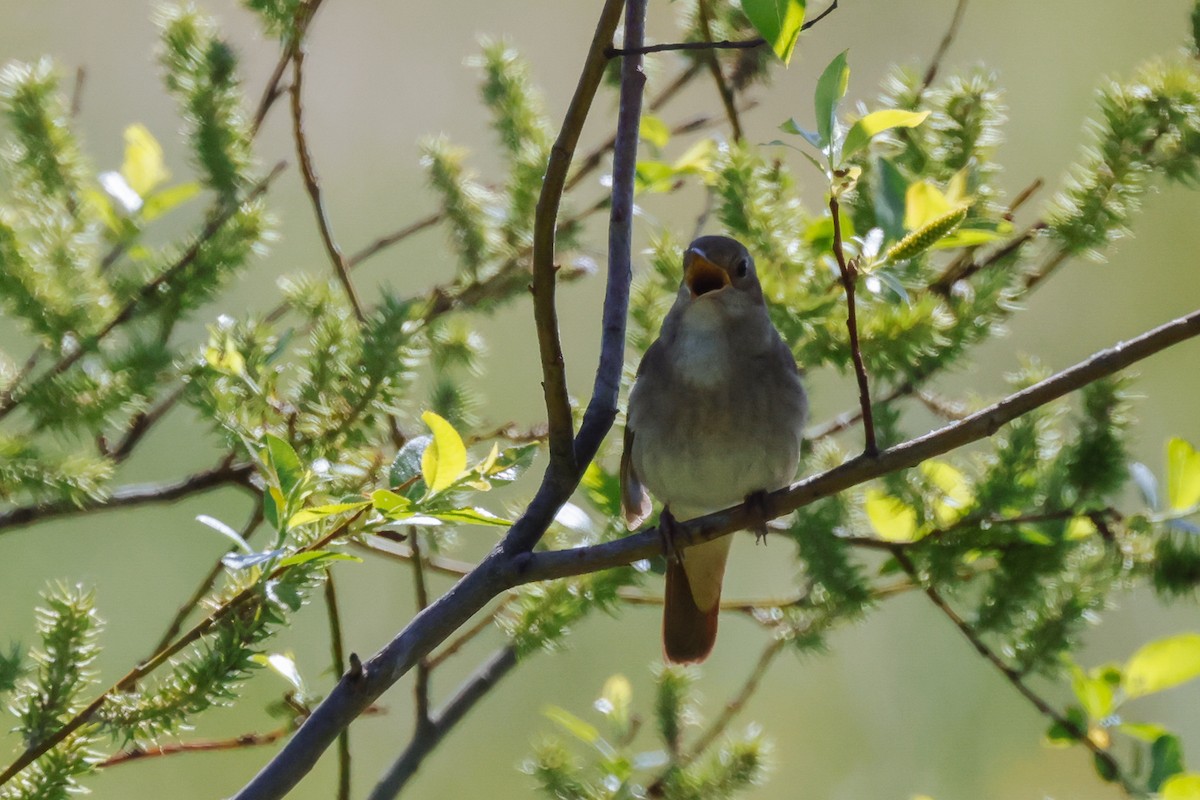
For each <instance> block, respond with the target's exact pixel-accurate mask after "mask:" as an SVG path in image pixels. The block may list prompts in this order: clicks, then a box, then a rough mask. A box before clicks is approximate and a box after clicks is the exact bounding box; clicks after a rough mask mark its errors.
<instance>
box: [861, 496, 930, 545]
mask: <svg viewBox="0 0 1200 800" xmlns="http://www.w3.org/2000/svg"><path fill="white" fill-rule="evenodd" d="M866 511H867V519H868V520H869V521H870V523H871V527H872V528H874V530H875V533H876V534H877V535H878V536H879V538H880V539H884V540H886V541H889V542H912V541H915V540H916V539H917V538H918V537H917V512H916V509H914V508H912V507H911V506H909V505H908V504H906V503H905V502H903V501H902V500H898V499H897V498H895V497H892V496H891V495H889V494H885V493H884V492H881V491H880V490H878V489H867V492H866Z"/></svg>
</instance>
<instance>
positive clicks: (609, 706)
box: [596, 673, 633, 728]
mask: <svg viewBox="0 0 1200 800" xmlns="http://www.w3.org/2000/svg"><path fill="white" fill-rule="evenodd" d="M632 705H633V687H632V686H630V685H629V679H628V678H626V677H625V676H624V675H621V674H620V673H618V674H616V675H612V676H610V677H609V679H608V680H606V681H605V682H604V689H603V690H601V692H600V699H599V700H597V701H596V708H597V710H598V711H600V713H601V714H604V715H605V716H606V717H608V718H609V719H611V720H612V721H613V722H614V723H615V724H616V725H618V726H620V727H621V728H624V727H625V726H626V725H628V724H629V709H630V708H631V706H632Z"/></svg>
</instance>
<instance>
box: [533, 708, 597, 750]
mask: <svg viewBox="0 0 1200 800" xmlns="http://www.w3.org/2000/svg"><path fill="white" fill-rule="evenodd" d="M542 714H543V715H544V716H545V717H546V718H547V719H548V720H550V721H551V722H553V723H555V724H556V725H558V726H559V727H560V728H562V729H563V730H564V731H566V732H567V733H569V734H571V735H572V736H574V737H575V738H576V739H578V740H579V741H581V742H585V743H587V744H593V743H595V742H596V741H598V740H599V739H600V731H598V730H596V726H594V725H591V724H589V723H587V722H584V721H583V720H581V719H580V718H579V717H577V716H575V715H574V714H572V713H571V712H570V711H567V710H566V709H565V708H560V707H559V706H546V707H545V708H543V709H542Z"/></svg>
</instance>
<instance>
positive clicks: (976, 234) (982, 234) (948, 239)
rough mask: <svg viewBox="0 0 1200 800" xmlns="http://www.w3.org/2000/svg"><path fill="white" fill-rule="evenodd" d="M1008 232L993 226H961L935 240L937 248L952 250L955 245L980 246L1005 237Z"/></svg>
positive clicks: (935, 247)
mask: <svg viewBox="0 0 1200 800" xmlns="http://www.w3.org/2000/svg"><path fill="white" fill-rule="evenodd" d="M1006 235H1007V234H1005V233H1004V232H1002V231H1000V230H998V229H997V230H992V229H991V228H959V229H958V230H956V231H955V232H954V233H951V234H950V235H949V236H944V237H942V238H941V239H939V240H938V241H937V242H934V244H933V247H934V249H935V250H950V249H952V248H955V247H979V246H980V245H982V244H990V243H991V242H995V241H998V240H1000V239H1003V238H1004V237H1005V236H1006Z"/></svg>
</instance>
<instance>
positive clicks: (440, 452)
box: [421, 411, 467, 494]
mask: <svg viewBox="0 0 1200 800" xmlns="http://www.w3.org/2000/svg"><path fill="white" fill-rule="evenodd" d="M421 420H422V421H423V422H424V423H425V424H426V425H428V426H429V430H430V431H432V432H433V442H431V443H430V445H429V446H428V447H426V448H425V452H424V453H422V454H421V475H422V476H423V477H424V478H425V485H426V486H428V487H429V493H430V494H437V493H438V492H442V491H445V490H446V489H448V488H450V487H451V486H452V485H454V482H455V481H456V480H458V479H459V477H461V476H462V474H463V472H465V471H466V469H467V448H466V447H465V446H464V445H463V440H462V437H461V436H459V435H458V431H456V430H454V426H453V425H451V424H450V423H449V422H447V421H446V420H444V419H442V418H441V417H440V416H438V415H437V414H435V413H433V412H432V411H426V412H425V413H424V414H422V415H421Z"/></svg>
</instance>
